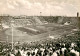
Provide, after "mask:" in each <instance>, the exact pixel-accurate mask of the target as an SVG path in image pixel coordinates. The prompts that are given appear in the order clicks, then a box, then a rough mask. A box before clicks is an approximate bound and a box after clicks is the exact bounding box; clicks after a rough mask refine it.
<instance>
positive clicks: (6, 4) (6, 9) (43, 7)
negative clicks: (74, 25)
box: [0, 0, 80, 16]
mask: <svg viewBox="0 0 80 56" xmlns="http://www.w3.org/2000/svg"><path fill="white" fill-rule="evenodd" d="M74 2H75V3H74ZM77 3H78V4H77ZM79 7H80V6H79V0H78V2H76V1H72V0H71V1H70V0H67V1H65V0H60V1H59V0H54V1H52V0H46V1H45V0H39V1H37V0H35V1H34V2H31V0H6V1H5V0H3V1H0V8H1V11H0V12H1V13H7V14H11V15H20V14H25V15H33V14H34V15H40V12H42V15H50V14H52V15H71V16H74V15H75V13H76V12H77V11H79V12H80V8H79Z"/></svg>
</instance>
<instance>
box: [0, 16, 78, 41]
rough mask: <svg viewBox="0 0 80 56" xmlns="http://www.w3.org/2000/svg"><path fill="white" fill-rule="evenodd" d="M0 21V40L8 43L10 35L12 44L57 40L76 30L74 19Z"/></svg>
mask: <svg viewBox="0 0 80 56" xmlns="http://www.w3.org/2000/svg"><path fill="white" fill-rule="evenodd" d="M1 20H2V21H1V26H2V36H1V37H0V40H1V41H9V42H11V41H12V40H11V39H12V34H13V41H14V42H17V41H20V42H33V41H40V40H44V39H58V38H60V37H61V36H63V35H65V34H69V33H70V32H71V31H72V29H76V26H74V25H76V24H77V20H76V17H60V16H58V17H56V16H55V17H53V16H25V17H23V16H21V17H12V16H3V17H2V19H1ZM74 20H75V21H74ZM12 21H13V22H12ZM12 29H13V30H12ZM3 34H4V35H3Z"/></svg>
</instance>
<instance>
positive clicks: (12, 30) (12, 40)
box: [11, 21, 14, 50]
mask: <svg viewBox="0 0 80 56" xmlns="http://www.w3.org/2000/svg"><path fill="white" fill-rule="evenodd" d="M13 23H14V21H11V31H12V50H13Z"/></svg>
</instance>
